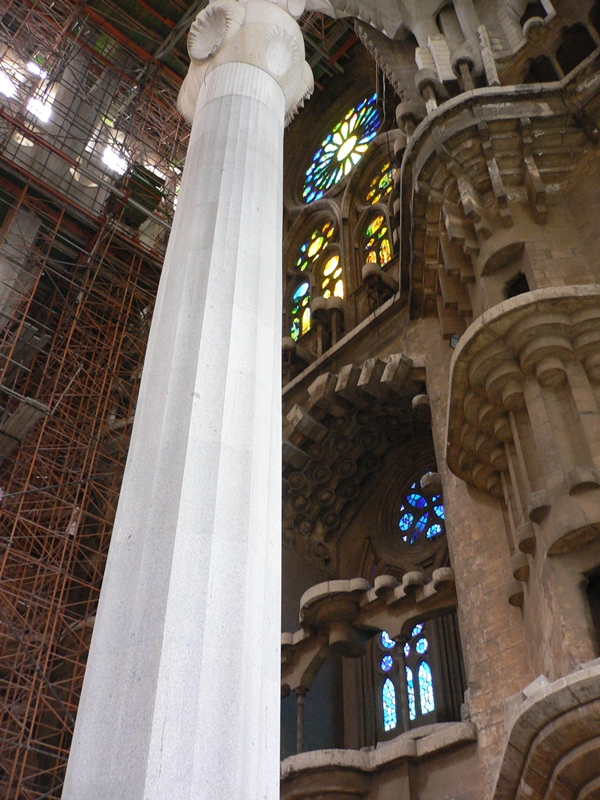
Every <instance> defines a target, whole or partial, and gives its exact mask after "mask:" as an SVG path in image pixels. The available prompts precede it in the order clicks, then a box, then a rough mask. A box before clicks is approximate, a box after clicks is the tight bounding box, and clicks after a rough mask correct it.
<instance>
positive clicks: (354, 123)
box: [302, 94, 381, 203]
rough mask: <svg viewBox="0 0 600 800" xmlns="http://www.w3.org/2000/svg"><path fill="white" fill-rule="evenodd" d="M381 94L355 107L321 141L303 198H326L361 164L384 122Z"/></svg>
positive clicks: (308, 170)
mask: <svg viewBox="0 0 600 800" xmlns="http://www.w3.org/2000/svg"><path fill="white" fill-rule="evenodd" d="M376 100H377V95H375V94H374V95H373V96H372V97H367V98H365V99H364V100H363V101H362V102H361V103H359V104H358V105H357V106H356V107H355V108H351V109H350V110H349V111H348V113H347V114H346V115H345V116H344V118H343V119H341V120H340V121H339V122H338V123H337V125H335V126H334V128H333V130H332V131H331V132H330V133H328V134H327V136H326V137H325V138H324V139H323V141H322V142H321V145H320V147H319V148H318V150H317V152H316V153H315V154H314V156H313V159H312V163H311V165H310V167H309V168H308V169H307V170H306V176H305V179H304V189H303V190H302V198H303V199H304V202H306V203H311V202H312V201H313V200H318V199H319V198H320V197H323V195H324V194H325V192H326V191H327V190H328V189H331V187H332V186H335V184H336V183H339V182H340V181H341V180H342V178H344V177H345V176H346V175H348V173H349V172H350V171H351V170H352V168H353V167H354V166H355V165H356V164H358V162H359V161H360V160H361V158H362V157H363V155H364V154H365V153H366V151H367V149H368V147H369V142H370V141H371V140H372V139H373V138H374V137H375V135H376V134H377V130H378V128H379V125H380V123H381V120H380V116H379V111H378V110H377V106H376Z"/></svg>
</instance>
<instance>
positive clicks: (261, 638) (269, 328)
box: [63, 0, 307, 800]
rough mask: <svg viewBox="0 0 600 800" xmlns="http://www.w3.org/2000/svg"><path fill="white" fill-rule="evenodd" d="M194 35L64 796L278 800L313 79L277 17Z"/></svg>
mask: <svg viewBox="0 0 600 800" xmlns="http://www.w3.org/2000/svg"><path fill="white" fill-rule="evenodd" d="M282 4H283V5H285V3H284V2H282ZM295 5H296V6H298V2H295ZM223 20H225V21H226V22H227V23H228V24H227V25H223V24H221V23H222V22H223ZM194 25H195V26H196V27H195V28H194V26H192V32H191V33H190V45H189V46H190V54H191V56H192V62H193V63H192V66H191V70H190V75H189V76H188V78H187V79H186V83H184V87H183V89H182V92H183V95H182V97H181V98H180V101H181V105H182V107H183V108H184V110H185V111H186V112H187V113H188V114H189V115H190V116H191V114H192V113H193V114H194V120H193V127H192V134H191V139H190V144H189V150H188V155H187V159H186V165H185V170H184V174H183V179H182V185H181V191H180V195H179V201H178V207H177V213H176V216H175V220H174V224H173V230H172V233H171V238H170V242H169V247H168V250H167V255H166V259H165V263H164V267H163V274H162V278H161V284H160V289H159V294H158V298H157V302H156V307H155V310H154V317H153V322H152V329H151V333H150V339H149V343H148V351H147V355H146V361H145V365H144V373H143V379H142V384H141V388H140V397H139V403H138V407H137V412H136V419H135V425H134V430H133V435H132V441H131V447H130V451H129V457H128V461H127V467H126V471H125V477H124V481H123V487H122V490H121V496H120V501H119V507H118V511H117V516H116V520H115V526H114V532H113V536H112V542H111V547H110V553H109V557H108V563H107V567H106V573H105V577H104V583H103V587H102V594H101V598H100V604H99V608H98V613H97V616H96V623H95V626H94V634H93V639H92V645H91V651H90V655H89V660H88V665H87V670H86V676H85V682H84V686H83V693H82V697H81V703H80V707H79V711H78V716H77V724H76V728H75V735H74V739H73V745H72V750H71V757H70V761H69V765H68V769H67V777H66V783H65V788H64V791H63V799H64V800H167V798H168V800H183V798H185V800H190V798H194V800H214V799H215V798H223V799H226V800H241V798H244V799H246V798H247V800H259V798H260V800H276V798H278V797H279V697H280V690H279V671H280V660H279V641H280V621H279V616H280V540H281V513H280V496H281V441H280V436H281V419H280V409H281V381H280V364H281V352H280V342H281V330H280V327H281V218H282V174H283V155H282V150H283V125H284V117H285V114H286V112H289V111H290V110H291V109H292V108H293V107H294V105H295V104H296V103H297V102H298V101H299V100H300V99H301V98H302V95H303V94H306V90H307V74H306V68H305V67H304V57H303V54H304V49H303V41H302V36H301V34H300V31H299V28H298V26H297V24H296V22H295V21H294V19H293V18H292V17H291V16H290V14H289V13H287V10H285V9H284V8H282V7H281V5H277V4H275V3H272V2H269V1H268V0H249V2H247V3H241V2H239V3H238V2H236V1H235V0H217V2H214V3H212V4H211V5H209V6H208V8H207V9H205V10H204V11H203V12H201V14H200V15H199V17H198V19H197V20H196V22H195V23H194ZM219 39H220V41H218V40H219ZM298 52H299V56H298ZM194 105H195V112H194Z"/></svg>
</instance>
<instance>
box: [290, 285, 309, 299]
mask: <svg viewBox="0 0 600 800" xmlns="http://www.w3.org/2000/svg"><path fill="white" fill-rule="evenodd" d="M309 289H310V283H301V284H300V286H299V287H298V288H297V289H296V291H295V292H294V297H293V299H294V300H299V299H300V298H301V297H304V295H305V294H306V293H307V292H308V290H309Z"/></svg>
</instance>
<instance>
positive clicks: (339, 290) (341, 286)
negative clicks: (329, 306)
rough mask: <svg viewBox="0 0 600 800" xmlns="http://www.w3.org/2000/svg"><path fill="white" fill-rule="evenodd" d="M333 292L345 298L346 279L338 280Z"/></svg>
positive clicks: (336, 295)
mask: <svg viewBox="0 0 600 800" xmlns="http://www.w3.org/2000/svg"><path fill="white" fill-rule="evenodd" d="M333 294H334V296H335V297H341V298H342V300H343V299H344V281H338V282H337V283H336V285H335V289H334V290H333Z"/></svg>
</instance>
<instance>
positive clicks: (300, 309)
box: [290, 281, 310, 342]
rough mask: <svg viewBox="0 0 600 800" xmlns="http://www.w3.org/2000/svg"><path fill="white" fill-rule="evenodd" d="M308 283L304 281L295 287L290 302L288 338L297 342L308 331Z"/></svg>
mask: <svg viewBox="0 0 600 800" xmlns="http://www.w3.org/2000/svg"><path fill="white" fill-rule="evenodd" d="M309 303H310V283H309V282H308V281H304V282H303V283H301V284H299V285H298V286H297V287H296V291H295V292H294V294H293V295H292V302H291V313H290V316H291V322H290V337H291V338H292V339H293V340H294V341H295V342H297V341H298V339H299V338H300V337H301V336H304V334H305V333H308V331H309V330H310V307H309Z"/></svg>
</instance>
